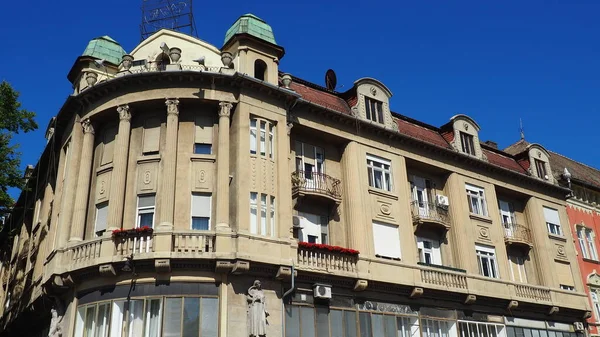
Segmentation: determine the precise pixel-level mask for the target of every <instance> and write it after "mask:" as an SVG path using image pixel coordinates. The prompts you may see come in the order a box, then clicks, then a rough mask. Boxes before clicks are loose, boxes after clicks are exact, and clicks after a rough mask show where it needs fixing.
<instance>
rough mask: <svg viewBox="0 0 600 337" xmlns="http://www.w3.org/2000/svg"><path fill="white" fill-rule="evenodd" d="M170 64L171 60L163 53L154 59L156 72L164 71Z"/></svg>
mask: <svg viewBox="0 0 600 337" xmlns="http://www.w3.org/2000/svg"><path fill="white" fill-rule="evenodd" d="M170 63H171V59H170V58H169V55H167V54H165V53H160V54H159V55H158V56H157V57H156V68H157V69H158V70H165V69H166V68H167V64H170Z"/></svg>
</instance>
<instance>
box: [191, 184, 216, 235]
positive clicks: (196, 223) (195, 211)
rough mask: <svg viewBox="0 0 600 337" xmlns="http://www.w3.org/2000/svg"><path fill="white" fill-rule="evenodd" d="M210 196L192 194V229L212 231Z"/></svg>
mask: <svg viewBox="0 0 600 337" xmlns="http://www.w3.org/2000/svg"><path fill="white" fill-rule="evenodd" d="M210 206H211V196H210V194H201V193H192V229H195V230H205V231H206V230H210V229H211V228H210Z"/></svg>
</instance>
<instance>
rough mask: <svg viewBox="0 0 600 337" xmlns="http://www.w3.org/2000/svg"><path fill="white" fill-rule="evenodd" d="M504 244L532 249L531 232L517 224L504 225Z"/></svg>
mask: <svg viewBox="0 0 600 337" xmlns="http://www.w3.org/2000/svg"><path fill="white" fill-rule="evenodd" d="M504 242H506V244H507V245H519V246H524V247H525V248H531V247H532V246H533V245H532V242H531V232H530V231H529V228H527V227H525V226H523V225H519V224H516V223H510V224H508V223H505V224H504Z"/></svg>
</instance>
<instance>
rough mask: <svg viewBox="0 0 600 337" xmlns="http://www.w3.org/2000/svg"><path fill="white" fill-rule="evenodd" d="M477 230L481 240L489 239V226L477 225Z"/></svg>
mask: <svg viewBox="0 0 600 337" xmlns="http://www.w3.org/2000/svg"><path fill="white" fill-rule="evenodd" d="M478 227H479V228H478V231H477V233H478V234H479V239H481V240H485V241H490V240H491V239H490V230H489V228H487V227H485V226H478Z"/></svg>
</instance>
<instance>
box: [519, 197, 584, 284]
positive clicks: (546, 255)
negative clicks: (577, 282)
mask: <svg viewBox="0 0 600 337" xmlns="http://www.w3.org/2000/svg"><path fill="white" fill-rule="evenodd" d="M525 213H526V216H527V224H528V225H529V230H530V231H531V236H532V240H533V249H532V252H533V255H534V256H535V259H536V260H537V261H536V263H535V265H536V266H537V279H538V280H539V283H540V285H543V286H547V287H557V286H558V279H557V278H556V273H554V268H553V267H554V263H553V261H552V258H553V257H554V254H553V251H552V245H551V243H550V239H549V238H548V229H547V228H546V219H545V218H544V210H543V207H542V204H541V202H540V200H539V199H537V198H534V197H530V198H529V200H528V201H527V204H526V206H525ZM565 228H567V227H566V226H565ZM574 276H576V275H574Z"/></svg>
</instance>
